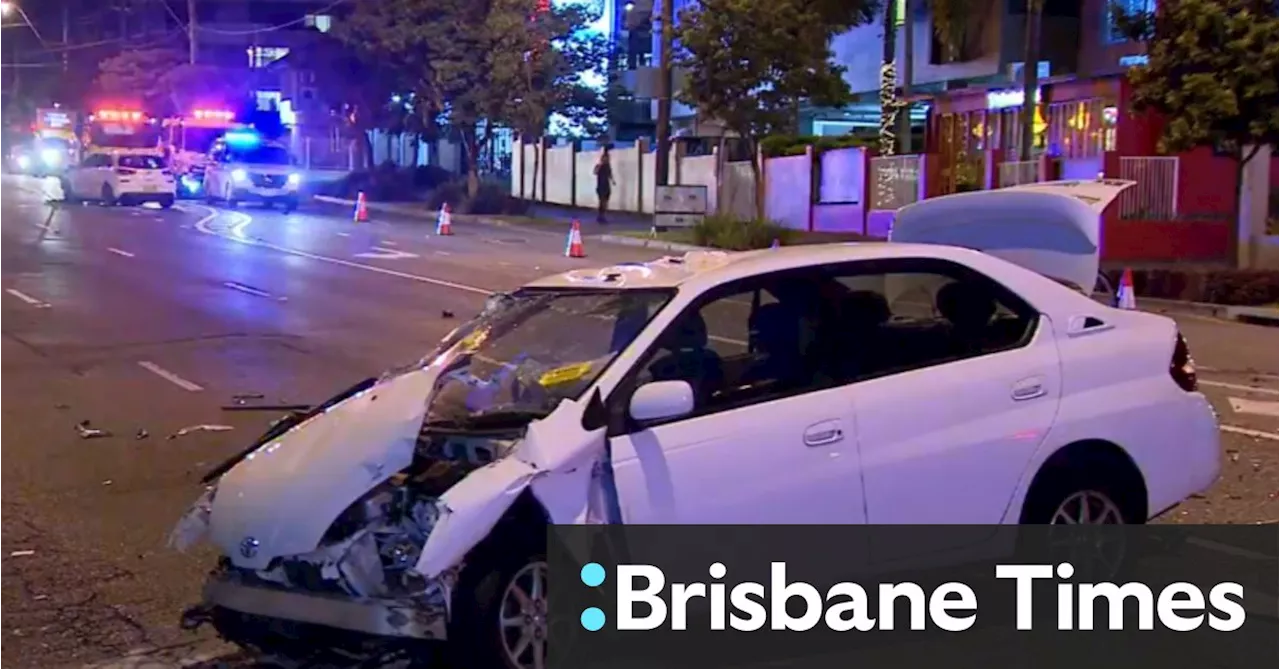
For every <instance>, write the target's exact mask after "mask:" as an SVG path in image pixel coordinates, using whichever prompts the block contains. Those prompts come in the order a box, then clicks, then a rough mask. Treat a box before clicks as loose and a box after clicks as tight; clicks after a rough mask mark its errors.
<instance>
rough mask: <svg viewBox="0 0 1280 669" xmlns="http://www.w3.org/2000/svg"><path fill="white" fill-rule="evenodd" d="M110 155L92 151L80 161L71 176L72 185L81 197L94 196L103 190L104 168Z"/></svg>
mask: <svg viewBox="0 0 1280 669" xmlns="http://www.w3.org/2000/svg"><path fill="white" fill-rule="evenodd" d="M107 159H108V156H107V155H106V154H102V153H91V154H89V155H88V156H86V157H85V159H84V161H82V162H81V163H80V167H79V168H77V169H76V170H75V172H74V174H73V175H72V178H71V187H72V189H73V190H74V191H75V193H76V195H78V196H80V197H89V198H94V197H98V194H99V193H101V192H102V176H103V175H102V168H103V166H104V165H105V164H106V162H107Z"/></svg>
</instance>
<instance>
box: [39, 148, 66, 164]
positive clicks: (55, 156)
mask: <svg viewBox="0 0 1280 669" xmlns="http://www.w3.org/2000/svg"><path fill="white" fill-rule="evenodd" d="M40 159H41V160H43V161H44V164H46V165H57V164H58V163H59V162H61V161H62V153H61V152H59V151H58V150H57V149H45V150H43V151H41V152H40Z"/></svg>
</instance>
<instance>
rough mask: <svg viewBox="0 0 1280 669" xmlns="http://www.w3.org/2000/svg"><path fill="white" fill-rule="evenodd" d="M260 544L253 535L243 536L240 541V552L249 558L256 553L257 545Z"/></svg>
mask: <svg viewBox="0 0 1280 669" xmlns="http://www.w3.org/2000/svg"><path fill="white" fill-rule="evenodd" d="M260 545H261V544H260V543H259V541H258V540H257V539H254V538H253V537H245V538H244V541H241V542H240V554H241V555H243V556H245V557H247V558H251V557H253V556H255V555H257V554H258V546H260Z"/></svg>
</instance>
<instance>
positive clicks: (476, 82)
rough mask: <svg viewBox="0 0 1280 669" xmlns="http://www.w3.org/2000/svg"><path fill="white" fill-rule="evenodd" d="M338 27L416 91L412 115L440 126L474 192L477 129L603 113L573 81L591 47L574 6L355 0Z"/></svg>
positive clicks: (594, 45) (540, 125) (537, 126)
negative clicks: (454, 144) (457, 150)
mask: <svg viewBox="0 0 1280 669" xmlns="http://www.w3.org/2000/svg"><path fill="white" fill-rule="evenodd" d="M354 5H355V8H354V10H353V12H352V14H351V16H350V17H349V18H348V20H347V21H345V22H344V23H343V25H342V27H341V28H340V29H339V31H338V36H339V38H340V39H342V40H343V41H345V42H347V43H348V44H350V45H353V46H356V47H357V48H359V49H362V50H363V51H364V52H365V53H368V54H370V55H372V56H373V57H376V58H378V59H379V60H381V61H382V62H390V63H395V67H396V70H397V77H398V78H399V79H401V80H403V81H404V82H405V85H406V87H407V89H408V90H409V91H410V92H412V93H413V94H414V100H415V104H416V105H419V107H418V111H417V113H419V114H421V115H423V118H426V119H431V121H432V122H434V123H438V124H439V125H441V126H442V127H446V128H448V129H449V130H450V131H451V133H452V134H453V135H454V136H455V137H456V138H457V139H458V140H459V141H460V142H461V144H462V147H463V151H464V155H465V156H466V161H467V190H468V193H469V194H470V195H475V193H476V191H477V190H478V189H479V173H478V170H477V166H478V163H479V146H480V145H481V144H485V143H487V142H481V141H480V137H479V132H480V129H481V128H485V129H486V130H485V131H486V132H491V129H492V127H493V125H494V124H495V123H508V124H512V125H516V126H517V127H521V126H523V127H526V128H530V129H534V130H536V131H542V130H543V129H544V128H545V119H546V117H547V116H548V115H550V114H551V113H552V112H563V113H566V114H567V115H571V116H572V115H575V114H579V112H582V113H583V114H586V115H587V116H590V113H589V112H587V111H585V110H589V109H594V110H596V113H599V111H600V110H601V109H602V107H601V105H602V104H603V100H599V98H600V96H599V95H598V94H595V98H596V99H597V100H598V101H593V100H591V99H590V98H591V96H590V95H588V94H587V93H586V92H585V90H584V87H583V86H582V85H581V82H580V76H579V75H580V74H581V72H582V71H583V70H584V69H591V68H589V67H588V65H591V64H592V58H594V57H595V56H596V54H597V53H600V54H601V57H600V58H599V59H598V60H596V61H595V63H594V64H595V65H596V66H598V65H602V64H603V62H604V60H603V55H602V54H603V52H599V51H598V46H599V42H598V40H593V39H592V38H587V37H584V36H582V35H581V32H582V30H581V29H582V28H583V27H584V26H585V25H586V24H587V22H588V19H589V18H594V17H588V13H587V12H586V11H585V9H584V8H582V7H581V6H573V5H570V6H562V7H551V8H548V9H546V10H545V11H543V10H539V9H537V8H536V7H535V3H533V2H531V1H530V0H487V1H484V2H477V1H476V0H354Z"/></svg>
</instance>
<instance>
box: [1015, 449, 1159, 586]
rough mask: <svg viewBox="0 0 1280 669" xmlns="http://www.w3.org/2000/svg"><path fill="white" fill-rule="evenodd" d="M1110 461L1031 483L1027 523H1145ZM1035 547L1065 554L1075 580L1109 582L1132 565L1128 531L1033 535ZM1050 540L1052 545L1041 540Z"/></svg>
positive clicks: (1025, 513) (1024, 517) (1090, 463)
mask: <svg viewBox="0 0 1280 669" xmlns="http://www.w3.org/2000/svg"><path fill="white" fill-rule="evenodd" d="M1108 464H1110V463H1109V462H1108V461H1107V460H1106V459H1102V460H1097V461H1094V460H1090V461H1087V462H1086V463H1080V466H1076V467H1069V468H1064V469H1061V470H1058V471H1055V472H1053V473H1052V474H1050V475H1049V476H1048V477H1047V478H1045V479H1044V480H1037V481H1035V482H1034V483H1033V484H1032V489H1031V490H1030V491H1029V493H1028V496H1027V500H1026V503H1025V504H1024V505H1023V511H1022V519H1021V522H1022V524H1024V525H1134V524H1142V523H1143V522H1145V519H1143V518H1141V517H1140V512H1139V511H1138V510H1137V507H1136V505H1134V504H1133V503H1131V499H1130V495H1128V494H1126V493H1128V492H1129V491H1128V490H1127V489H1126V486H1125V482H1124V478H1123V477H1122V476H1119V475H1113V474H1111V473H1110V472H1109V471H1108V467H1107V465H1108ZM1030 538H1031V539H1032V543H1031V545H1033V546H1035V548H1033V549H1032V550H1035V551H1037V552H1038V551H1043V550H1046V549H1048V550H1050V551H1051V553H1052V555H1053V556H1054V557H1055V559H1059V558H1061V556H1063V555H1065V554H1069V555H1070V556H1071V557H1070V559H1069V561H1070V562H1071V563H1072V564H1073V565H1074V566H1075V568H1076V574H1075V576H1076V578H1078V579H1084V580H1108V579H1111V578H1116V577H1117V575H1118V574H1120V573H1121V572H1123V571H1125V570H1127V569H1128V568H1129V566H1130V564H1129V563H1130V561H1131V558H1132V555H1131V554H1130V551H1129V549H1128V547H1127V545H1126V544H1127V542H1126V539H1125V535H1124V534H1123V533H1121V532H1119V531H1107V530H1101V529H1100V530H1097V531H1095V532H1091V533H1087V534H1086V533H1082V532H1080V531H1075V530H1068V529H1065V528H1064V530H1063V531H1061V532H1056V531H1054V530H1053V529H1052V528H1051V529H1050V530H1049V531H1048V533H1047V534H1044V535H1038V534H1036V533H1035V531H1034V530H1033V531H1032V534H1031V535H1030ZM1040 539H1045V540H1047V541H1048V545H1045V544H1043V543H1039V541H1038V540H1040Z"/></svg>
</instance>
